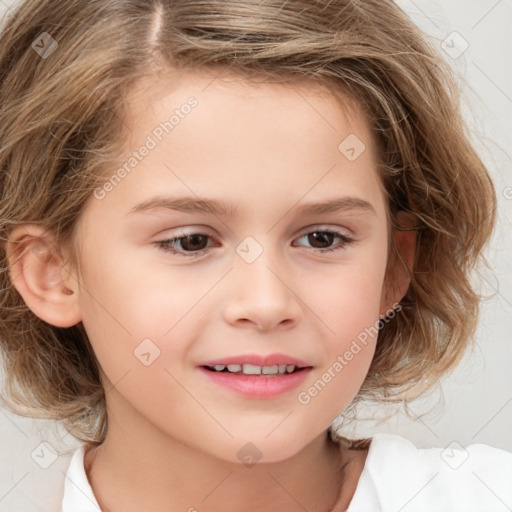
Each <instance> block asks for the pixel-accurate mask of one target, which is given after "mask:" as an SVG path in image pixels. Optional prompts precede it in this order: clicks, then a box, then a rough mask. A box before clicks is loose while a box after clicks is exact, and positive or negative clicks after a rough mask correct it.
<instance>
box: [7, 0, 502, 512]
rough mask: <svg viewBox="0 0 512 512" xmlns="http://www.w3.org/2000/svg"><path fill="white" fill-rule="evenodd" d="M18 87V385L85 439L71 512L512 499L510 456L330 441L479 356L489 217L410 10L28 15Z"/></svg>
mask: <svg viewBox="0 0 512 512" xmlns="http://www.w3.org/2000/svg"><path fill="white" fill-rule="evenodd" d="M0 73H1V76H0V104H1V107H2V108H1V112H0V141H1V144H0V146H1V147H0V172H1V174H0V185H1V186H0V190H1V194H2V198H1V213H0V219H1V224H0V236H1V240H2V247H1V250H2V253H1V258H0V259H1V260H2V265H3V267H2V270H3V271H2V273H1V279H2V282H1V284H0V289H1V305H2V315H1V320H0V340H1V341H0V343H1V346H2V352H3V360H4V364H5V372H6V390H5V393H6V397H7V398H8V399H9V403H10V404H11V406H12V407H13V409H15V410H17V411H19V412H21V413H23V414H31V415H34V416H40V417H47V418H54V419H59V420H62V421H63V422H64V424H65V426H66V427H67V428H68V430H69V431H70V432H71V433H72V434H73V435H74V436H76V438H77V439H79V440H81V441H83V442H84V443H83V444H82V445H81V446H80V448H79V449H78V450H77V451H76V452H75V453H74V455H73V457H72V459H71V462H70V465H69V468H68V470H67V475H66V480H65V486H64V495H63V497H62V509H61V510H62V512H71V511H73V512H78V511H80V512H92V511H98V510H102V511H105V512H117V511H123V512H130V511H141V510H144V511H145V510H148V511H178V510H184V511H186V510H188V511H195V510H199V511H208V512H216V511H221V510H222V511H226V510H229V511H235V510H242V509H243V510H245V511H249V512H253V511H257V510H267V511H274V510H275V511H277V510H280V511H281V510H286V511H299V510H300V511H303V510H307V511H317V512H326V511H337V512H338V511H344V510H348V511H349V512H356V511H373V510H415V511H423V510H428V511H432V510H443V511H448V510H450V511H455V510H457V511H464V512H467V511H472V510H475V511H476V510H478V511H481V510H486V511H492V510H496V511H497V510H502V509H503V506H505V507H509V508H510V507H511V506H512V495H511V491H510V487H509V482H510V478H511V476H512V455H511V454H509V453H507V452H505V451H503V450H499V449H496V448H492V447H489V446H486V445H476V444H475V445H471V446H469V447H468V448H467V449H466V450H465V453H464V454H465V455H467V457H466V458H467V460H466V461H464V463H463V464H459V466H457V467H456V465H455V464H453V463H451V462H452V460H457V461H459V462H460V460H461V453H460V452H455V453H452V454H451V455H452V456H451V457H449V456H447V455H446V454H443V453H441V450H440V449H432V450H425V449H423V450H418V449H416V448H415V447H414V446H413V445H412V444H411V443H410V442H408V441H406V440H405V439H403V438H401V437H399V436H390V435H376V436H375V437H374V438H373V439H360V440H348V439H344V438H340V437H338V436H337V435H336V433H335V431H334V430H333V429H332V428H331V424H332V423H333V421H334V420H335V419H336V418H337V417H338V416H339V415H340V414H341V413H344V414H346V413H347V412H348V411H349V410H350V408H351V407H353V406H354V404H356V403H357V402H359V401H360V400H362V399H364V398H372V399H375V400H382V401H389V400H396V399H397V397H398V398H399V397H406V398H407V400H411V399H413V398H415V397H417V396H419V395H420V394H422V393H423V392H424V391H425V390H427V389H428V388H429V387H430V386H431V385H432V384H434V383H435V382H436V381H438V379H439V378H440V377H441V376H442V375H443V374H445V373H446V372H448V371H449V370H450V369H452V368H453V367H454V366H455V365H456V364H457V362H458V361H459V360H460V358H461V357H462V355H463V353H464V351H465V349H466V347H467V346H468V344H469V342H470V340H471V337H472V335H473V333H474V330H475V326H476V319H477V311H478V300H479V297H478V295H477V293H476V292H475V291H474V290H473V289H472V287H471V285H470V282H469V274H470V271H471V270H472V268H473V267H474V266H475V264H476V263H477V262H478V261H479V260H480V259H481V252H482V248H483V247H484V245H485V243H486V241H487V240H488V239H489V237H490V234H491V232H492V229H493V225H494V222H495V207H496V198H495V194H494V191H493V187H492V183H491V180H490V178H489V175H488V173H487V171H486V169H485V168H484V166H483V164H482V162H481V161H480V160H479V158H478V156H477V155H476V153H475V151H474V150H473V149H472V147H471V145H470V143H469V142H468V139H467V137H466V135H465V131H464V126H463V123H462V120H461V115H460V113H459V110H458V106H457V98H456V93H455V89H456V88H455V86H454V85H453V83H452V79H451V76H450V74H449V72H448V70H447V69H446V66H445V65H444V64H443V62H442V60H441V58H440V57H438V56H437V55H436V53H435V51H434V50H433V49H432V48H430V46H429V45H428V44H427V43H426V42H425V41H424V40H423V38H422V36H421V34H420V33H419V31H418V29H416V28H415V26H414V25H413V24H412V23H411V21H410V20H409V19H408V18H407V17H406V16H405V15H404V14H403V13H402V12H401V11H400V10H399V9H398V7H396V6H395V5H394V4H393V2H391V1H388V0H385V1H383V0H379V1H377V0H365V1H360V2H351V1H345V0H336V1H316V2H307V1H294V2H282V1H274V0H267V1H265V2H259V3H256V2H252V1H250V0H245V1H244V0H240V1H225V0H224V1H215V0H210V1H204V2H203V1H194V2H191V1H185V0H179V1H174V2H171V1H168V0H147V1H134V0H116V1H112V0H68V1H66V2H54V1H52V0H42V1H40V2H38V3H36V4H34V2H30V1H26V2H24V3H22V4H21V5H20V6H19V7H18V9H17V10H16V11H15V12H13V13H12V15H11V16H10V17H9V19H8V20H7V23H6V25H5V27H4V29H3V34H2V47H1V52H0ZM464 454H463V455H464ZM500 507H501V508H500Z"/></svg>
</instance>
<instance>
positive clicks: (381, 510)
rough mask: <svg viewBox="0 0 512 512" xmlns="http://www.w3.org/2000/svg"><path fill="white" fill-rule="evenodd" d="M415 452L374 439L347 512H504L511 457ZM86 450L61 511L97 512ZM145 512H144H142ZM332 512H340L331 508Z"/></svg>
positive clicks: (456, 448) (393, 438) (480, 448)
mask: <svg viewBox="0 0 512 512" xmlns="http://www.w3.org/2000/svg"><path fill="white" fill-rule="evenodd" d="M452 444H453V446H452V445H449V447H448V448H445V449H443V448H416V447H415V446H414V444H413V443H411V442H410V441H408V440H407V439H404V438H403V437H400V436H397V435H392V434H383V433H381V434H375V435H374V436H373V438H372V442H371V444H370V447H369V451H368V456H367V458H366V462H365V465H364V469H363V472H362V473H361V476H360V478H359V482H358V485H357V488H356V491H355V493H354V496H353V498H352V501H351V502H350V505H349V507H348V509H347V510H346V512H374V511H375V512H377V511H378V512H507V511H510V510H512V453H511V452H507V451H505V450H501V449H499V448H493V447H491V446H488V445H485V444H472V445H469V446H468V447H466V448H463V447H462V446H460V445H457V444H456V443H452ZM84 449H85V445H82V446H81V447H80V448H78V449H77V450H76V451H75V452H74V454H73V456H72V458H71V461H70V464H69V468H68V470H67V473H66V480H65V484H64V498H63V501H62V508H61V512H100V511H101V509H100V507H99V505H98V502H97V501H96V498H95V496H94V493H93V491H92V489H91V486H90V485H89V482H88V480H87V476H86V473H85V469H84ZM141 512H143V511H141ZM333 512H342V510H341V509H340V508H339V507H338V506H335V507H334V508H333Z"/></svg>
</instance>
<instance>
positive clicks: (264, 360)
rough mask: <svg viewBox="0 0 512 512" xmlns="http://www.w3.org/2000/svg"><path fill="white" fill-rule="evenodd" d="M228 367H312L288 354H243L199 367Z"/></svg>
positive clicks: (212, 361) (205, 363)
mask: <svg viewBox="0 0 512 512" xmlns="http://www.w3.org/2000/svg"><path fill="white" fill-rule="evenodd" d="M218 364H220V365H228V364H240V365H243V364H252V365H255V366H276V365H280V364H286V365H292V364H293V365H294V366H296V367H298V368H307V367H310V366H312V365H311V364H309V363H308V362H307V361H303V360H302V359H297V358H296V357H292V356H288V355H286V354H268V355H259V354H241V355H239V356H231V357H222V358H220V359H215V360H213V359H212V360H210V361H205V362H203V363H201V364H200V365H199V366H215V365H218Z"/></svg>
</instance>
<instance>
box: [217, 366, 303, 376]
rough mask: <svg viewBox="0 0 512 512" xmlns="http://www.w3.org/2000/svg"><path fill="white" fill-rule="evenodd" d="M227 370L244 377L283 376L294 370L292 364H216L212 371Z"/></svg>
mask: <svg viewBox="0 0 512 512" xmlns="http://www.w3.org/2000/svg"><path fill="white" fill-rule="evenodd" d="M226 368H227V370H228V372H230V373H243V374H244V375H262V374H263V375H284V374H285V373H292V372H293V371H294V370H295V368H296V367H295V365H293V364H279V365H277V364H276V365H274V366H258V365H254V364H244V365H243V366H242V365H240V364H228V365H224V364H216V365H215V366H214V367H213V370H215V371H216V372H222V371H224V370H225V369H226Z"/></svg>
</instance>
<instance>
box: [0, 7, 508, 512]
mask: <svg viewBox="0 0 512 512" xmlns="http://www.w3.org/2000/svg"><path fill="white" fill-rule="evenodd" d="M15 3H16V2H15V0H0V14H2V15H3V13H4V12H5V11H6V10H7V9H9V8H11V7H12V6H13V5H14V4H15ZM398 3H399V5H400V6H401V7H402V8H403V9H404V10H405V11H406V12H407V13H408V14H409V15H410V16H411V17H412V19H413V20H414V21H415V22H416V23H417V24H418V25H419V26H420V27H421V28H422V29H423V30H424V31H426V32H427V33H428V34H429V37H430V38H431V40H432V41H433V42H434V43H435V44H436V45H437V46H438V47H439V48H441V45H442V41H443V40H445V39H446V38H447V36H449V35H450V34H452V33H453V32H454V31H455V32H457V33H458V34H459V35H460V36H461V37H462V38H463V40H465V41H467V44H468V45H469V46H468V48H467V50H466V51H465V52H464V53H463V54H462V55H461V56H459V57H458V58H453V57H450V56H449V55H448V54H446V53H443V55H444V56H445V58H446V60H447V61H449V62H450V63H451V64H452V66H453V68H454V70H455V71H456V73H457V74H458V77H459V83H460V86H461V88H462V89H463V92H464V95H465V99H464V112H465V115H466V119H467V122H468V123H469V125H470V128H471V130H472V133H473V137H474V142H475V145H476V147H477V149H478V151H479V153H480V155H481V156H482V158H483V159H484V161H485V162H486V164H487V165H488V167H489V169H490V171H491V173H492V175H493V178H494V181H495V185H496V189H497V193H498V197H499V227H498V230H497V232H496V234H495V236H494V238H493V241H492V243H491V246H490V248H489V250H488V252H487V255H488V259H489V261H490V264H491V268H492V270H490V271H489V270H485V269H480V271H479V272H478V273H477V274H475V283H477V284H480V285H481V286H482V290H483V291H484V292H485V293H486V294H487V295H489V297H490V298H489V299H487V300H486V301H485V302H484V304H483V307H482V314H481V318H480V323H479V329H478V333H477V344H476V349H475V351H473V352H472V353H468V354H467V356H466V357H465V359H464V360H463V362H462V363H461V364H460V366H459V367H458V368H457V370H455V371H454V372H453V373H452V374H451V375H450V376H449V377H447V378H446V379H444V380H443V381H442V383H441V384H440V386H439V388H438V389H435V390H434V391H433V393H432V394H431V395H430V396H428V397H425V398H423V399H420V400H417V401H415V402H413V403H412V404H411V405H410V417H408V416H407V415H406V414H405V412H404V410H403V408H400V407H397V408H395V409H393V410H387V411H386V410H384V409H383V408H382V407H377V408H376V407H373V406H369V405H368V404H366V406H365V407H364V408H363V409H362V410H361V412H362V413H363V414H365V415H366V416H368V417H371V416H374V417H377V418H380V417H383V416H385V414H386V413H389V412H394V413H395V414H394V416H393V417H392V418H391V419H388V420H387V421H384V422H378V421H375V420H367V421H360V422H358V423H357V424H354V425H347V426H345V427H344V428H343V433H345V434H346V435H352V436H354V437H363V436H368V435H372V434H374V433H375V432H392V433H396V434H399V435H403V436H404V437H406V438H408V439H410V440H411V441H413V442H414V443H415V444H416V445H417V446H419V447H434V446H437V447H445V446H447V445H449V444H450V443H453V442H456V443H459V444H460V445H462V446H467V445H468V444H471V443H486V444H490V445H492V446H496V447H500V448H503V449H506V450H509V451H512V435H511V432H512V428H511V427H512V372H511V371H510V369H511V367H512V346H511V345H512V337H511V333H512V258H511V254H512V251H511V249H512V230H511V229H510V228H511V220H512V172H511V170H512V169H511V167H512V164H511V147H512V146H511V144H510V143H511V133H512V131H511V124H512V79H511V75H512V71H511V69H512V68H511V66H510V62H512V59H511V49H512V35H511V34H512V31H511V25H512V23H511V17H512V0H486V1H479V0H471V1H462V0H450V1H448V0H446V1H442V2H441V1H432V0H428V1H427V0H415V1H412V0H399V1H398ZM453 37H454V36H451V38H452V39H453ZM457 38H458V40H459V41H460V42H463V40H462V39H460V38H459V36H457V35H456V36H455V42H456V44H455V48H457V47H460V43H457ZM449 41H450V38H449V39H448V42H449ZM449 44H451V43H449ZM458 45H459V46H458ZM441 51H442V52H443V50H441ZM433 406H434V409H433V410H432V412H431V413H430V414H427V415H425V416H422V417H418V415H419V414H420V413H421V412H425V411H427V410H428V409H429V408H431V407H433ZM44 440H47V441H48V442H50V444H51V445H52V446H54V447H56V448H57V449H58V450H60V451H61V453H60V455H59V456H58V458H57V459H56V461H55V462H54V463H53V464H52V465H51V466H50V467H49V468H48V469H43V468H41V467H40V466H39V465H38V464H37V463H36V462H35V460H34V459H37V454H38V453H39V454H41V453H42V451H41V450H45V448H44V447H41V446H40V443H41V442H42V441H44ZM77 446H78V442H76V441H75V440H73V438H72V437H71V436H70V435H66V433H65V431H64V430H63V429H62V428H61V427H59V426H58V425H55V424H54V423H53V422H48V421H36V420H32V419H29V418H22V417H20V416H17V415H14V414H12V413H10V412H8V411H7V410H5V409H2V408H0V512H14V511H16V512H32V511H45V512H46V511H53V510H59V498H60V493H61V492H62V486H63V480H64V474H63V472H65V470H66V468H67V465H68V464H69V456H70V453H71V451H72V450H73V449H74V448H75V447H77ZM66 449H67V451H66ZM46 453H47V454H48V452H46ZM32 454H33V455H32ZM32 457H33V458H32Z"/></svg>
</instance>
